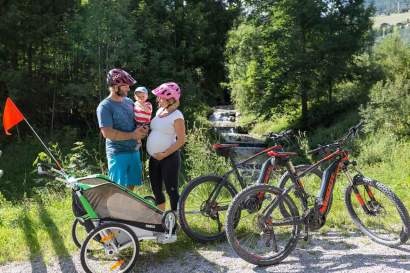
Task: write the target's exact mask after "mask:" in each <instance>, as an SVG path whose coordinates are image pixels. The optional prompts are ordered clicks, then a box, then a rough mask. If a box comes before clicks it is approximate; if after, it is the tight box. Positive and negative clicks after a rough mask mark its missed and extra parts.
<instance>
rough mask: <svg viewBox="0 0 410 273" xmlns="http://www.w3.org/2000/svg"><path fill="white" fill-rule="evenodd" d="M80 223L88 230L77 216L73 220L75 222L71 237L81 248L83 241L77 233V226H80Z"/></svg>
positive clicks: (72, 226)
mask: <svg viewBox="0 0 410 273" xmlns="http://www.w3.org/2000/svg"><path fill="white" fill-rule="evenodd" d="M78 225H80V226H82V227H83V228H84V230H86V229H85V227H84V225H82V224H81V223H80V220H78V218H75V219H74V221H73V224H72V225H71V238H72V239H73V242H74V244H75V246H76V247H77V248H79V249H80V248H81V245H82V243H83V242H82V241H81V240H80V239H79V238H78V234H77V228H78V227H79V226H78ZM86 232H87V231H86Z"/></svg>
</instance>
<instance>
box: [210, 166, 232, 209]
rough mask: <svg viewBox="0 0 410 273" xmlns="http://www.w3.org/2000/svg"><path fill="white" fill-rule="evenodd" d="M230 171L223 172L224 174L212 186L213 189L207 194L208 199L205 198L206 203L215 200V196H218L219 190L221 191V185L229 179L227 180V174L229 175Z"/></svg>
mask: <svg viewBox="0 0 410 273" xmlns="http://www.w3.org/2000/svg"><path fill="white" fill-rule="evenodd" d="M230 173H231V172H229V173H227V174H225V175H224V176H223V177H222V180H221V181H220V182H219V183H218V184H217V185H216V186H215V187H214V189H213V190H212V192H211V194H210V195H209V197H208V199H207V200H206V204H208V205H209V204H212V203H214V202H215V200H216V198H217V197H218V195H219V192H220V191H221V189H222V187H223V186H225V185H226V184H228V183H229V181H228V175H229V174H230Z"/></svg>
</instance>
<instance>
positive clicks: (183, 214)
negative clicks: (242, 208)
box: [178, 175, 237, 243]
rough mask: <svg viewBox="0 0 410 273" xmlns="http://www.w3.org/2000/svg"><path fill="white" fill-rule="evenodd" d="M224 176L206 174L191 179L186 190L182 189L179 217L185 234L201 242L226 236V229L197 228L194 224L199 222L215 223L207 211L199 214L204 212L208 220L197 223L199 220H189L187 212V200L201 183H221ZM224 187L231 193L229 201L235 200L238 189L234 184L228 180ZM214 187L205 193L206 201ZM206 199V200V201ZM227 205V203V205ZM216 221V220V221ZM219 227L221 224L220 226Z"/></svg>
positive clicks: (202, 223)
mask: <svg viewBox="0 0 410 273" xmlns="http://www.w3.org/2000/svg"><path fill="white" fill-rule="evenodd" d="M222 179H223V178H222V177H220V176H214V175H206V176H200V177H198V178H196V179H193V180H191V181H190V182H188V184H187V186H186V187H185V188H184V190H183V191H182V193H181V195H180V198H179V201H178V218H179V223H180V225H181V228H182V230H183V231H184V232H185V234H187V235H188V236H189V237H190V238H191V239H193V240H195V241H198V242H201V243H206V242H212V241H216V240H221V239H223V238H225V230H224V229H222V230H220V231H216V232H206V233H205V232H202V231H199V230H197V229H196V228H195V227H194V226H195V224H197V225H198V224H199V225H204V224H209V225H212V224H213V223H212V222H211V220H213V219H212V218H211V216H210V215H209V216H206V215H205V213H203V212H202V211H201V212H200V213H199V212H197V213H198V214H202V215H203V216H205V219H206V218H207V219H206V220H207V221H202V222H201V223H197V222H198V221H195V223H191V221H190V220H188V217H187V214H189V213H188V211H187V201H188V198H189V197H190V195H191V194H192V192H193V191H194V190H195V189H196V188H199V187H200V186H201V185H203V184H204V183H207V182H211V183H213V184H215V185H217V184H219V183H221V181H222ZM224 188H225V190H226V193H227V194H229V195H230V198H229V200H227V201H229V203H230V202H231V201H232V200H233V198H234V196H235V195H236V193H237V191H236V190H235V188H234V186H233V185H232V184H231V183H229V182H227V183H226V184H225V185H224ZM212 189H214V187H211V188H210V191H209V192H208V194H205V198H203V199H204V200H205V201H206V200H207V199H208V197H209V194H210V193H211V192H212ZM197 201H198V200H197ZM205 201H204V202H205ZM199 202H201V200H199ZM226 206H227V205H226ZM218 217H219V213H218ZM194 220H195V219H194ZM215 222H216V221H215ZM223 223H224V221H222V222H221V223H220V224H222V226H223ZM218 228H219V226H218Z"/></svg>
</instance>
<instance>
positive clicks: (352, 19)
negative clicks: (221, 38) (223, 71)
mask: <svg viewBox="0 0 410 273" xmlns="http://www.w3.org/2000/svg"><path fill="white" fill-rule="evenodd" d="M250 2H251V8H250V10H251V12H250V15H249V17H248V18H247V20H246V21H245V22H244V23H243V24H246V25H249V26H252V27H253V28H255V30H256V32H255V35H256V36H257V37H258V38H253V39H256V40H260V44H259V45H258V46H256V47H255V46H254V48H256V51H257V54H254V56H258V57H252V56H251V57H250V59H249V62H248V65H249V64H251V63H253V66H254V71H255V73H254V75H253V76H250V74H249V73H248V74H246V77H247V78H246V77H244V74H243V73H242V75H241V74H240V73H238V72H239V70H235V69H233V67H232V65H228V69H229V77H230V79H236V83H238V82H240V81H238V79H246V82H247V83H249V82H254V83H255V84H256V86H257V89H258V90H259V91H258V92H259V93H258V96H248V93H247V92H244V93H238V92H236V91H234V92H233V93H232V94H233V96H234V100H235V101H240V100H243V99H242V98H240V97H247V98H248V101H249V102H248V104H249V105H250V107H249V108H247V107H246V106H244V105H241V106H240V108H241V107H242V109H240V110H243V111H245V112H249V111H252V110H253V111H254V109H258V110H259V112H258V113H262V115H265V116H267V115H268V114H270V112H271V111H272V110H271V111H267V109H272V108H274V109H273V111H278V110H279V111H283V110H284V109H286V108H287V107H289V106H295V105H300V107H301V121H302V124H303V125H304V126H308V125H309V120H308V118H309V101H310V99H311V98H312V97H317V96H323V92H321V91H320V90H319V88H318V87H319V86H321V82H322V81H326V82H327V84H328V90H331V88H332V86H333V85H334V84H335V83H337V82H338V81H340V80H341V79H343V77H342V76H343V75H345V74H346V73H347V71H346V70H347V68H348V64H350V63H351V62H352V60H353V56H354V55H355V54H358V53H360V52H361V51H362V50H363V49H364V48H366V45H367V43H366V41H368V38H369V37H368V35H367V33H368V31H369V29H370V27H371V23H370V18H369V17H370V15H371V14H372V13H371V9H370V8H365V7H364V4H363V1H362V0H357V1H347V0H323V1H322V0H314V1H312V0H309V1H308V0H280V1H256V0H254V1H250ZM267 2H269V3H270V5H268V4H267ZM260 5H261V6H262V7H264V8H261V6H260ZM267 7H269V8H267ZM240 30H243V29H242V28H241V27H239V28H238V29H237V31H240ZM230 37H236V35H235V34H232V33H231V36H230ZM248 38H249V37H247V36H244V38H243V39H239V41H237V42H236V43H235V44H236V45H235V44H233V43H230V42H228V45H230V46H231V47H228V49H227V55H228V64H232V63H233V61H234V60H235V59H237V57H236V56H235V54H236V52H240V51H241V50H239V47H240V46H242V41H246V40H247V39H248ZM245 60H246V59H245ZM247 67H248V66H247ZM336 68H337V69H336ZM232 83H234V82H233V81H230V87H231V88H233V87H237V85H236V86H235V85H234V84H232ZM324 94H326V93H324ZM328 95H329V100H331V91H329V94H328ZM272 105H273V106H274V107H272ZM278 105H280V107H277V106H278Z"/></svg>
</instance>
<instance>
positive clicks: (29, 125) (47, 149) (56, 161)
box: [24, 117, 67, 175]
mask: <svg viewBox="0 0 410 273" xmlns="http://www.w3.org/2000/svg"><path fill="white" fill-rule="evenodd" d="M24 121H25V122H26V123H27V125H28V127H30V129H31V131H33V133H34V135H35V136H36V137H37V138H38V140H39V141H40V142H41V144H42V145H43V147H44V149H46V151H47V152H48V154H49V155H50V157H51V158H52V159H53V160H54V162H55V163H56V164H57V166H58V168H60V171H62V172H63V173H64V174H65V175H67V174H66V173H65V171H64V170H63V167H61V165H60V163H59V162H58V160H57V159H56V158H55V157H54V156H53V154H52V153H51V151H50V149H49V148H48V147H47V146H46V144H44V142H43V140H42V139H41V138H40V136H39V135H38V134H37V132H36V130H34V128H33V127H32V126H31V124H30V123H29V122H28V120H27V119H26V118H25V117H24Z"/></svg>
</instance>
